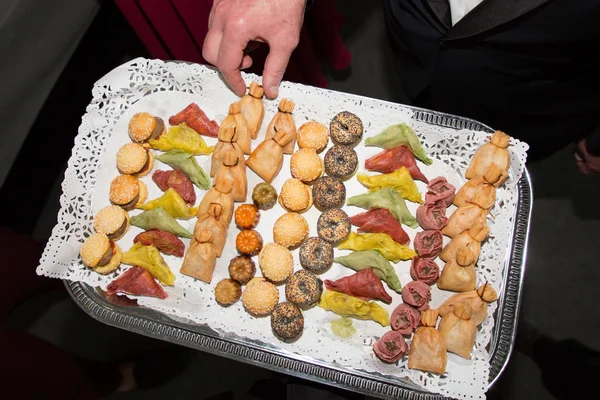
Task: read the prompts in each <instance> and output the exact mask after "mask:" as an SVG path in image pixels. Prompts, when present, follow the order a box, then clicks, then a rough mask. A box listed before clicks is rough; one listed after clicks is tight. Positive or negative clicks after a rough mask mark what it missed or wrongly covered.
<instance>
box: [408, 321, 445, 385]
mask: <svg viewBox="0 0 600 400" xmlns="http://www.w3.org/2000/svg"><path fill="white" fill-rule="evenodd" d="M437 318H438V312H437V311H436V310H427V311H425V312H424V313H423V314H421V324H422V326H420V327H419V328H417V331H416V332H415V335H414V336H413V340H412V342H411V344H410V352H409V353H408V368H411V369H419V370H421V371H426V372H433V373H436V374H443V373H445V372H446V363H447V362H448V355H447V354H446V344H445V341H444V338H443V337H442V335H441V334H440V333H439V332H438V331H437V330H436V329H435V325H436V321H437Z"/></svg>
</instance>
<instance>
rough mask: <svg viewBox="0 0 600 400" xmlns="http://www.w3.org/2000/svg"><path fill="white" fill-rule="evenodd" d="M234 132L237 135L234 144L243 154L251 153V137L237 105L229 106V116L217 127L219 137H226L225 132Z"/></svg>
mask: <svg viewBox="0 0 600 400" xmlns="http://www.w3.org/2000/svg"><path fill="white" fill-rule="evenodd" d="M232 130H233V131H235V134H236V135H237V141H236V143H237V144H239V145H240V148H241V149H242V152H243V153H244V154H250V153H251V152H252V136H251V133H250V130H249V128H248V122H247V121H246V118H244V115H243V114H242V112H241V107H240V104H239V103H231V105H229V114H228V115H227V116H226V117H225V119H224V120H223V122H221V126H220V127H219V136H222V137H224V138H225V137H227V136H228V135H227V132H231V131H232Z"/></svg>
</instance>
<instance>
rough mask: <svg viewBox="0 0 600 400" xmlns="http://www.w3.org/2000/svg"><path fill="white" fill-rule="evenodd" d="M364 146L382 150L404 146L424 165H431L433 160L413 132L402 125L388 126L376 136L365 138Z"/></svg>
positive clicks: (408, 127) (405, 125)
mask: <svg viewBox="0 0 600 400" xmlns="http://www.w3.org/2000/svg"><path fill="white" fill-rule="evenodd" d="M365 145H366V146H376V147H381V148H383V149H391V148H393V147H396V146H400V145H405V146H407V147H408V148H409V149H410V150H411V151H412V153H413V154H414V155H415V157H417V158H418V159H419V160H421V161H423V162H424V163H425V164H426V165H431V164H433V160H432V159H431V158H429V156H428V155H427V152H426V151H425V149H424V148H423V145H421V142H420V141H419V138H418V137H417V134H416V133H415V131H414V130H413V129H412V128H411V127H410V126H408V125H407V124H404V123H402V124H398V125H392V126H388V127H387V128H385V129H384V130H383V131H382V132H381V133H379V134H378V135H375V136H373V137H370V138H367V139H366V140H365Z"/></svg>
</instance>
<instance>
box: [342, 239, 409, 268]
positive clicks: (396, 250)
mask: <svg viewBox="0 0 600 400" xmlns="http://www.w3.org/2000/svg"><path fill="white" fill-rule="evenodd" d="M338 249H340V250H354V251H361V250H376V251H378V252H379V253H381V255H382V256H384V257H385V258H387V259H388V260H390V261H392V262H395V263H397V262H398V261H401V260H410V259H412V258H413V257H415V256H416V255H417V253H415V251H414V250H413V249H411V248H410V247H408V246H405V245H403V244H400V243H396V242H395V241H394V239H392V238H391V237H390V235H388V234H387V233H354V232H350V235H348V237H347V238H346V239H344V241H343V242H341V243H340V244H339V245H338Z"/></svg>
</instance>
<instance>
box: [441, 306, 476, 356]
mask: <svg viewBox="0 0 600 400" xmlns="http://www.w3.org/2000/svg"><path fill="white" fill-rule="evenodd" d="M471 315H472V310H471V306H470V305H469V303H467V302H462V303H458V304H457V305H456V306H455V307H454V311H453V312H451V313H448V314H446V315H444V316H443V317H442V320H441V321H440V325H439V326H438V332H439V333H440V335H442V337H443V338H444V343H445V344H446V351H448V352H450V353H454V354H457V355H459V356H461V357H462V358H466V359H467V360H470V359H471V350H473V345H474V344H475V335H476V333H477V325H475V322H473V319H472V318H471Z"/></svg>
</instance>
